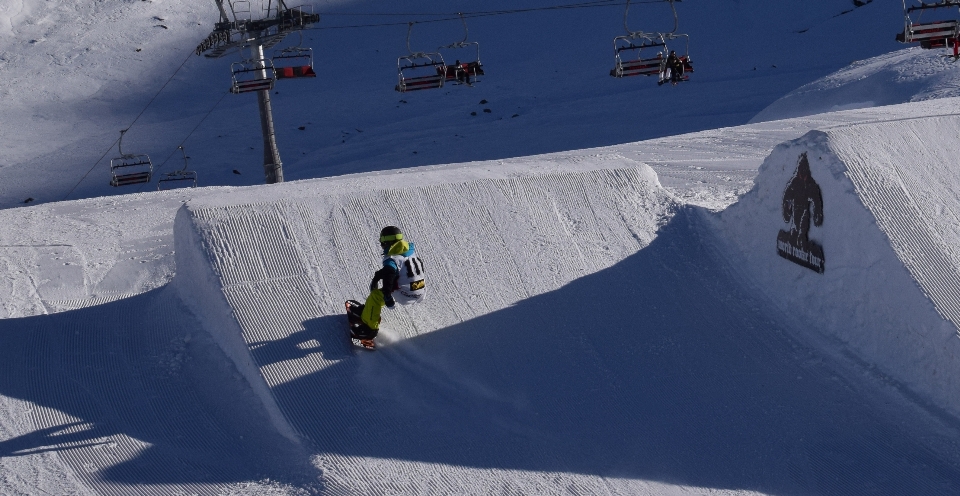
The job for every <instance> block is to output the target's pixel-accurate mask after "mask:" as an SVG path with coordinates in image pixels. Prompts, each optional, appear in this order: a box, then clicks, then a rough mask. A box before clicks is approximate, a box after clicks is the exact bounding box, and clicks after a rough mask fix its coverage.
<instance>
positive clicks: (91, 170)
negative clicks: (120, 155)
mask: <svg viewBox="0 0 960 496" xmlns="http://www.w3.org/2000/svg"><path fill="white" fill-rule="evenodd" d="M192 56H193V51H192V50H191V51H190V53H189V54H188V55H187V58H185V59H183V62H181V63H180V66H179V67H177V70H175V71H173V74H171V75H170V78H169V79H167V82H165V83H163V86H161V87H160V89H159V90H157V93H156V94H155V95H153V98H151V99H150V101H149V102H147V104H146V105H145V106H144V107H143V110H141V111H140V113H139V114H137V116H136V117H135V118H134V119H133V122H131V123H130V125H129V126H127V129H130V128H131V127H133V125H134V124H136V123H137V121H138V120H140V117H141V116H142V115H143V113H144V112H146V111H147V109H148V108H150V105H151V104H153V101H154V100H156V99H157V97H158V96H160V93H162V92H163V90H164V88H166V87H167V85H168V84H170V81H173V78H174V77H176V76H177V73H179V72H180V70H181V69H183V66H185V65H187V61H188V60H190V57H192ZM120 136H121V137H120V138H117V139H116V140H115V141H114V142H113V143H112V144H111V145H110V148H107V150H106V151H105V152H103V155H100V158H98V159H97V161H96V162H94V164H93V166H92V167H90V170H88V171H87V172H86V173H85V174H84V175H83V176H82V177H81V178H80V180H79V181H77V184H75V185H74V186H73V187H72V188H70V191H68V192H67V194H66V195H64V196H63V200H66V199H67V198H70V195H71V194H73V192H74V190H76V189H77V187H78V186H80V183H82V182H83V180H84V179H86V178H87V176H88V175H90V173H91V172H93V169H96V168H97V166H98V165H100V161H101V160H103V158H104V157H106V156H107V154H108V153H110V150H113V147H114V146H116V145H117V143H119V142H120V139H121V138H122V137H123V135H122V134H121V135H120Z"/></svg>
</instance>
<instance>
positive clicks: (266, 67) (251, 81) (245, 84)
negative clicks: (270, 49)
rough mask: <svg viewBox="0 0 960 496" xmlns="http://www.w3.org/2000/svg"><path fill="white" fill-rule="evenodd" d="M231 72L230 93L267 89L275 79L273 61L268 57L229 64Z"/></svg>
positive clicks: (271, 86) (270, 88) (271, 87)
mask: <svg viewBox="0 0 960 496" xmlns="http://www.w3.org/2000/svg"><path fill="white" fill-rule="evenodd" d="M230 72H232V73H233V85H232V86H231V87H230V93H238V94H239V93H248V92H251V91H264V90H266V91H269V90H272V89H273V83H274V82H276V80H277V74H276V71H275V70H274V69H273V61H272V60H270V59H248V60H244V61H242V62H234V63H233V64H230Z"/></svg>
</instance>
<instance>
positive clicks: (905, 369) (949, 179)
mask: <svg viewBox="0 0 960 496" xmlns="http://www.w3.org/2000/svg"><path fill="white" fill-rule="evenodd" d="M958 126H960V119H958V117H957V116H943V117H925V118H914V119H897V120H890V121H884V122H877V123H865V124H854V125H846V126H838V127H835V128H832V129H829V130H825V131H811V132H810V133H808V134H806V135H805V136H804V137H802V138H800V139H797V140H794V141H790V142H787V143H785V144H783V145H781V146H779V147H777V149H776V150H774V152H773V153H772V154H771V155H770V157H768V158H767V160H766V161H765V162H764V164H763V165H762V166H761V168H760V172H759V174H758V176H757V184H756V186H755V188H754V189H753V190H752V191H751V192H750V193H748V194H746V195H744V196H743V198H742V199H741V200H740V201H739V202H738V203H737V204H736V205H733V206H731V207H730V208H729V209H727V210H725V211H724V212H723V213H722V214H721V216H720V219H722V222H721V225H722V227H719V229H721V230H722V231H724V232H725V233H727V234H728V236H729V240H730V241H731V243H732V244H734V245H735V246H737V247H738V248H739V250H740V254H741V257H740V258H739V259H738V260H737V261H736V262H734V264H735V265H737V266H739V267H740V270H741V271H742V272H744V273H747V274H750V276H751V277H752V278H753V279H754V280H755V281H756V285H757V289H758V290H759V291H760V292H762V293H765V294H768V295H770V296H771V298H770V299H771V301H772V302H773V304H774V305H775V306H776V307H778V308H780V309H781V311H782V312H783V314H784V315H787V316H795V317H797V318H802V319H803V320H804V321H805V322H806V325H807V326H808V327H809V329H808V330H806V331H804V332H808V333H812V334H817V333H822V334H824V335H827V336H829V337H831V338H834V339H835V340H836V343H838V344H842V346H841V349H845V350H850V351H853V352H854V353H855V354H856V355H858V356H859V357H860V358H861V359H862V360H863V361H864V362H865V363H867V364H870V365H871V366H874V367H877V369H878V370H880V371H881V372H882V373H883V374H886V375H888V376H889V377H891V378H893V379H894V380H896V381H899V382H902V383H904V384H905V385H906V386H907V387H909V388H910V389H912V390H915V391H917V392H920V393H921V394H922V395H923V396H925V397H927V398H930V399H932V400H933V401H934V402H936V403H937V404H938V405H940V406H941V407H943V408H945V409H947V410H950V411H951V412H953V413H954V414H956V413H958V412H960V402H958V400H957V397H956V395H955V394H954V393H953V392H954V391H956V389H957V387H958V386H960V384H958V383H957V380H958V377H960V370H958V367H960V340H958V339H957V337H958V336H957V331H958V322H960V313H958V309H957V294H960V286H958V285H957V284H958V283H957V280H958V279H957V275H958V272H960V258H958V256H957V250H956V245H957V241H958V237H957V225H958V224H957V218H958V217H957V210H956V204H957V203H956V190H957V180H958V174H957V173H956V171H955V170H954V168H953V167H952V166H951V161H952V160H951V159H952V157H953V156H954V155H955V146H954V145H953V144H951V143H949V142H945V141H943V140H941V139H939V138H938V137H939V136H940V133H941V132H946V133H951V132H954V131H953V130H955V129H957V127H958ZM802 154H806V156H807V157H808V158H809V164H810V168H811V172H812V175H813V178H814V179H815V180H816V181H817V183H818V184H819V185H820V188H821V191H822V194H823V217H824V220H823V224H822V226H813V227H811V234H810V237H811V239H813V240H815V241H816V242H818V243H820V244H821V245H822V246H823V247H824V256H825V267H826V269H825V272H824V273H823V274H822V275H821V274H817V273H815V272H813V271H810V270H808V269H805V268H801V267H799V266H797V265H794V264H790V263H785V261H784V260H783V259H782V258H781V257H779V256H778V255H777V252H776V248H775V247H776V239H777V232H778V230H779V229H785V228H784V226H785V225H786V224H785V223H784V219H783V218H782V213H781V208H780V205H781V202H782V201H784V194H785V193H784V191H785V188H786V185H787V183H788V182H789V181H790V179H791V177H792V176H793V175H794V173H795V170H796V168H797V164H798V161H799V160H800V156H801V155H802Z"/></svg>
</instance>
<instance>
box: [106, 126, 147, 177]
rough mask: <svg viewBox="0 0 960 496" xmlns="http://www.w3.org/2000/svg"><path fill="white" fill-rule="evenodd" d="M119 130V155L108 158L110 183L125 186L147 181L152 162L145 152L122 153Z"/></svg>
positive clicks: (123, 131) (121, 139)
mask: <svg viewBox="0 0 960 496" xmlns="http://www.w3.org/2000/svg"><path fill="white" fill-rule="evenodd" d="M126 132H127V130H126V129H124V130H122V131H120V141H118V142H117V150H119V151H120V156H119V157H116V158H113V159H111V160H110V176H111V178H110V185H111V186H114V187H117V186H127V185H129V184H141V183H148V182H150V179H151V178H152V177H153V162H151V161H150V156H148V155H146V154H136V153H123V133H126Z"/></svg>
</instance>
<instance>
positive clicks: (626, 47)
mask: <svg viewBox="0 0 960 496" xmlns="http://www.w3.org/2000/svg"><path fill="white" fill-rule="evenodd" d="M636 36H637V35H630V36H617V37H616V38H614V39H613V50H614V55H615V59H616V65H615V66H614V67H613V69H611V70H610V75H611V76H613V77H617V78H624V77H630V76H656V75H660V74H661V73H663V70H664V68H665V67H664V64H665V62H666V59H665V58H664V56H663V53H664V51H666V49H667V45H666V43H664V42H663V40H662V39H661V40H659V41H655V40H654V39H653V38H651V37H648V36H647V35H643V36H644V37H643V38H640V40H641V41H640V43H634V39H635V38H636ZM658 36H659V35H658ZM661 38H662V37H661ZM651 49H652V50H657V55H656V56H655V57H646V58H644V57H643V56H642V55H643V53H644V50H647V51H649V50H651ZM624 52H628V53H635V54H636V57H637V58H635V59H634V58H626V57H624Z"/></svg>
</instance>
